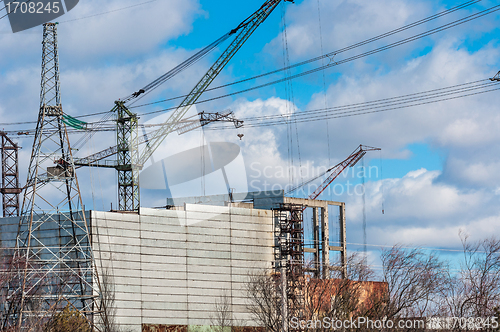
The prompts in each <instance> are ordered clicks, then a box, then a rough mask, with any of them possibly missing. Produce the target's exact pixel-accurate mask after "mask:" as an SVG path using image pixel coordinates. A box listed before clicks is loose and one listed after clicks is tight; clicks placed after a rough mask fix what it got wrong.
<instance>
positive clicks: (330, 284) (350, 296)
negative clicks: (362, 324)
mask: <svg viewBox="0 0 500 332" xmlns="http://www.w3.org/2000/svg"><path fill="white" fill-rule="evenodd" d="M337 266H338V265H337ZM335 267H336V266H331V267H330V269H329V270H330V271H331V272H330V277H331V278H330V279H314V278H313V277H312V276H311V275H308V274H306V273H305V274H304V276H303V277H302V278H299V280H298V281H296V283H295V285H296V286H297V296H296V299H295V300H296V301H297V302H298V303H295V304H294V305H292V307H293V308H292V310H290V313H291V314H290V315H289V319H290V323H293V322H292V317H293V319H300V321H318V320H319V321H322V320H323V319H324V318H334V319H336V320H345V319H351V318H352V317H357V316H360V315H366V314H367V312H368V311H369V310H372V311H373V307H372V305H367V303H371V304H373V305H378V304H379V303H381V302H382V300H381V298H382V295H381V294H382V293H384V291H385V290H384V289H382V291H380V289H378V288H376V287H372V286H373V284H369V283H367V280H368V279H369V278H370V277H371V276H372V275H373V272H372V271H371V270H370V269H369V268H367V267H366V265H365V264H364V263H363V260H362V258H361V257H360V256H359V255H357V254H353V255H350V256H349V257H348V260H347V278H345V279H343V278H342V274H341V271H340V270H339V269H336V268H335ZM305 270H307V268H306V269H305ZM367 286H368V287H367ZM299 293H300V294H299ZM280 295H281V282H280V276H279V275H278V274H266V273H264V272H262V273H259V274H254V275H251V276H250V282H249V283H248V285H247V296H248V298H249V301H250V303H249V306H248V309H249V311H250V312H251V313H252V314H253V316H254V318H255V320H256V321H257V322H258V323H259V325H261V326H264V327H265V328H266V329H267V330H268V331H276V332H277V331H281V327H282V320H281V319H282V318H281V307H282V303H281V296H280ZM290 302H292V301H291V300H289V302H288V303H287V305H289V306H290V305H291V304H292V303H290ZM291 325H292V324H291ZM308 330H309V331H322V327H321V326H315V327H313V328H308Z"/></svg>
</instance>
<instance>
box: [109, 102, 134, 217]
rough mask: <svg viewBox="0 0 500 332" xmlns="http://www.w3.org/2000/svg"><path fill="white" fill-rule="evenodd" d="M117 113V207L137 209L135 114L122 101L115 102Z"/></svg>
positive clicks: (130, 209)
mask: <svg viewBox="0 0 500 332" xmlns="http://www.w3.org/2000/svg"><path fill="white" fill-rule="evenodd" d="M115 104H116V106H115V108H114V109H113V110H114V111H115V112H116V113H117V114H118V120H117V129H116V142H117V154H118V165H117V166H116V170H117V171H118V208H119V210H120V211H139V207H140V191H139V170H140V168H139V166H138V165H137V163H136V161H137V160H138V159H139V143H138V128H139V126H138V124H139V121H138V119H137V115H136V114H134V113H132V112H130V111H129V110H128V109H127V107H126V106H125V105H124V103H123V102H119V101H117V102H115Z"/></svg>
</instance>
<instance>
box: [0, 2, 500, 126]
mask: <svg viewBox="0 0 500 332" xmlns="http://www.w3.org/2000/svg"><path fill="white" fill-rule="evenodd" d="M478 1H480V0H474V1H469V2H466V3H464V4H462V5H459V6H457V7H454V8H452V9H450V10H448V11H444V12H441V13H439V14H436V15H433V16H431V17H428V18H426V19H423V20H420V21H417V22H414V23H412V24H409V25H407V26H404V27H401V28H399V29H395V30H392V31H390V32H387V33H385V34H382V35H379V36H377V37H373V38H371V39H367V40H366V41H363V42H360V43H357V44H354V45H351V46H349V47H346V48H344V49H342V50H339V51H335V52H333V53H335V54H336V53H339V52H341V51H343V50H347V49H352V48H354V47H358V46H361V45H364V44H366V43H368V42H371V41H373V40H378V39H381V38H383V37H382V36H386V35H392V34H394V33H396V31H397V32H400V31H403V30H402V29H408V28H409V27H413V26H415V25H416V24H417V23H419V22H421V21H426V20H429V19H431V18H432V19H435V17H436V16H437V17H441V16H443V15H445V13H448V12H449V11H456V10H458V9H462V8H464V7H466V6H469V5H471V4H474V3H476V2H478ZM499 7H500V5H497V6H494V7H491V8H489V9H486V10H484V11H482V12H479V13H476V14H473V15H470V16H467V17H465V18H462V19H459V20H456V21H454V22H451V23H448V24H445V25H443V26H441V27H438V28H435V29H432V30H429V31H427V32H425V33H421V34H418V35H415V36H413V37H410V38H406V39H403V40H401V41H399V42H396V43H392V44H390V45H386V46H384V47H381V48H378V49H375V50H372V51H369V52H365V53H361V54H358V55H356V56H352V57H350V58H347V59H344V60H342V61H338V62H335V63H333V64H328V65H325V66H320V67H318V68H315V69H312V70H309V71H306V72H303V73H299V74H296V75H293V76H290V77H288V78H284V79H279V80H275V81H272V82H268V83H265V84H262V85H258V86H254V87H252V88H248V89H244V90H240V91H236V92H233V93H228V94H225V95H220V96H216V97H213V98H209V99H205V100H200V101H198V102H196V103H195V104H201V103H206V102H210V101H214V100H218V99H222V98H226V97H230V96H234V95H237V94H242V93H245V92H249V91H252V90H256V89H260V88H263V87H267V86H271V85H274V84H277V83H282V82H284V81H287V80H289V79H290V80H291V79H296V78H299V77H302V76H305V75H309V74H312V73H314V72H317V71H320V70H324V69H326V68H330V67H333V66H337V65H339V64H343V63H347V62H350V61H354V60H357V59H359V58H362V57H366V56H368V55H372V54H375V53H378V52H381V51H383V50H387V49H390V48H393V47H396V46H400V45H403V44H405V43H408V42H410V41H415V40H417V39H420V38H424V37H427V36H429V35H431V34H434V33H437V32H441V31H444V30H446V29H449V28H451V27H455V26H457V25H460V24H463V23H466V22H469V21H471V20H474V19H477V18H480V17H483V16H485V15H488V14H491V13H493V12H496V11H498V10H500V8H499ZM331 54H332V53H329V54H326V55H325V56H322V57H321V56H320V57H316V58H313V59H310V60H307V61H304V62H301V63H298V64H295V65H292V66H289V67H284V68H281V69H278V70H276V71H273V72H269V73H265V74H261V75H258V76H254V77H251V78H248V79H245V80H240V81H237V82H233V83H229V84H226V85H221V86H218V87H214V88H210V89H207V91H211V90H216V89H220V88H223V87H227V86H231V85H235V84H238V83H242V82H246V81H249V80H253V79H256V78H260V77H264V76H267V75H271V74H274V73H278V72H280V71H283V70H287V69H289V68H293V67H298V66H301V65H303V64H305V63H310V62H314V61H317V60H320V59H323V58H325V57H329V56H331ZM185 97H186V95H181V96H177V97H172V98H168V99H164V100H160V101H157V102H152V103H147V104H142V105H136V106H131V107H130V108H138V107H144V106H149V105H153V104H158V103H163V102H166V101H173V100H177V99H181V98H185ZM176 108H177V107H171V108H166V109H162V110H158V111H151V112H145V113H140V114H139V115H150V114H156V113H163V112H166V111H170V110H175V109H176ZM108 112H109V111H105V112H97V113H92V114H85V115H80V116H76V117H75V118H84V117H90V116H94V115H102V114H106V113H108ZM31 123H35V122H32V121H27V122H14V123H0V125H4V126H8V125H19V124H31Z"/></svg>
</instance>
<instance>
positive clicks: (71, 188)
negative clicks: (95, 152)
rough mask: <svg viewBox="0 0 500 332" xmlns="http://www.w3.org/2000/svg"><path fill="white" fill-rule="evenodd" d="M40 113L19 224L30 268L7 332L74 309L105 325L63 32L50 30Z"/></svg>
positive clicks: (23, 273) (20, 257)
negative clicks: (64, 73) (73, 142)
mask: <svg viewBox="0 0 500 332" xmlns="http://www.w3.org/2000/svg"><path fill="white" fill-rule="evenodd" d="M42 45H43V52H42V81H41V94H40V111H39V115H38V123H37V128H36V134H35V139H34V142H33V150H32V153H31V160H30V165H29V169H28V179H27V182H26V183H27V184H26V190H25V193H24V200H23V204H22V209H21V216H20V221H19V230H18V235H17V244H16V249H15V258H16V260H17V261H18V262H21V266H22V268H20V269H19V271H20V273H19V275H18V278H17V282H16V284H17V287H13V289H12V291H11V292H10V294H9V298H8V311H9V312H8V315H7V317H8V318H7V324H5V323H4V326H6V325H10V326H17V327H18V328H20V330H30V329H31V328H32V327H33V326H36V325H38V324H43V323H44V322H45V321H47V320H48V319H49V318H50V317H51V316H52V315H54V314H56V313H58V312H60V311H62V310H63V309H64V308H65V307H67V306H69V307H70V308H72V309H76V310H78V311H79V312H80V313H81V314H83V315H84V316H85V317H86V318H87V320H88V322H89V324H90V325H92V326H94V324H98V322H99V317H100V315H102V313H103V311H102V308H103V303H101V301H100V300H99V299H101V298H102V297H101V292H100V287H99V281H98V276H97V271H96V270H95V264H94V257H93V252H92V246H91V242H90V236H89V229H88V225H87V222H86V218H85V212H84V209H83V204H82V198H81V195H80V189H79V187H78V181H77V178H76V174H75V171H74V170H75V168H74V162H73V156H72V154H71V148H70V143H69V138H68V133H67V130H66V125H65V118H67V115H65V114H64V113H63V109H62V106H61V95H60V82H59V60H58V46H57V25H56V24H54V23H46V24H44V27H43V42H42Z"/></svg>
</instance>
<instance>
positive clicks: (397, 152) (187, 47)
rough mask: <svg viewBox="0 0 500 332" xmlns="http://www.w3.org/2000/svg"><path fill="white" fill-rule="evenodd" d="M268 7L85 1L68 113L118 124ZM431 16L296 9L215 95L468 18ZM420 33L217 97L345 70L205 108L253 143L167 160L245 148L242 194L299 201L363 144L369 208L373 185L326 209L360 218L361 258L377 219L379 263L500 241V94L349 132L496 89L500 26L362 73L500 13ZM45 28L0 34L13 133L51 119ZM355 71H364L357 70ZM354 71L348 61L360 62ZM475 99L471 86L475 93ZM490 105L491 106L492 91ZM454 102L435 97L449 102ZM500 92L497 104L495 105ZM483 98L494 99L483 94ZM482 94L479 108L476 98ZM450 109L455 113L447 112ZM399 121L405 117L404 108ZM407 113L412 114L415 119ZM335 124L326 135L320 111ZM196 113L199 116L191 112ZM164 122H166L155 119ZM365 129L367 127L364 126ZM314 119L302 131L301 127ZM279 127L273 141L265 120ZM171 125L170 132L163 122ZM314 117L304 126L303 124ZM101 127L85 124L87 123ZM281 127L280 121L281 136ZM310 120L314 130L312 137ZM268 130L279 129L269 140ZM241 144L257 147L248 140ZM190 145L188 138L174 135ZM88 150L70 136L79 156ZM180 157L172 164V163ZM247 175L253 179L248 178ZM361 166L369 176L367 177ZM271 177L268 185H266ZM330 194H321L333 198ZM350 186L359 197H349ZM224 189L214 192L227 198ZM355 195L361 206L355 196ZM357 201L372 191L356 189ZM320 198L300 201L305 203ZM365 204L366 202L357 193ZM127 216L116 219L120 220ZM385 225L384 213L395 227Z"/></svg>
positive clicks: (272, 22) (167, 148) (380, 6)
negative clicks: (410, 248) (145, 91)
mask: <svg viewBox="0 0 500 332" xmlns="http://www.w3.org/2000/svg"><path fill="white" fill-rule="evenodd" d="M262 2H263V0H250V1H238V2H237V4H236V5H235V2H234V1H229V0H218V1H209V0H156V1H155V0H153V1H144V0H121V1H118V0H108V1H97V0H86V1H80V3H79V4H78V6H77V7H75V8H74V9H73V10H72V11H71V12H69V13H68V14H66V15H64V16H62V17H60V18H58V22H59V25H58V33H59V55H60V70H61V89H62V104H63V109H64V111H65V112H66V113H67V114H69V115H71V116H75V117H81V116H82V115H87V114H92V113H99V112H106V111H108V110H110V109H111V108H112V107H113V102H114V101H115V100H117V99H119V98H122V97H125V96H127V95H129V94H130V93H132V92H134V91H137V90H138V89H140V88H141V87H143V86H145V85H146V84H148V83H149V82H151V81H152V80H154V79H156V78H157V77H158V76H160V75H161V74H163V73H165V72H167V71H168V70H170V69H171V68H172V67H174V66H175V65H176V64H178V63H180V62H182V61H183V60H185V59H186V58H187V57H189V56H190V55H192V54H194V53H195V52H196V51H197V50H199V49H201V48H203V47H204V46H206V45H208V44H209V43H211V42H212V41H214V40H216V39H217V38H219V37H220V36H222V35H223V34H225V33H227V32H228V31H229V30H231V29H232V28H234V27H236V26H237V25H238V24H239V23H240V22H241V21H242V20H244V19H245V18H246V17H248V16H249V15H250V14H251V13H253V12H254V11H255V10H257V9H258V8H259V7H260V6H261V4H262ZM465 2H466V1H465V0H462V1H436V0H434V1H430V0H411V1H409V0H374V1H361V0H298V1H296V2H295V3H294V4H292V3H288V2H287V3H284V4H282V5H280V6H278V8H277V9H276V10H275V12H274V13H273V14H272V15H271V16H270V17H269V18H268V19H267V21H266V22H265V23H264V24H262V26H261V27H259V28H258V30H257V31H256V32H255V33H254V34H253V35H252V36H251V38H250V39H249V40H248V42H247V43H246V44H245V45H244V46H243V48H242V49H241V50H240V52H239V53H238V54H237V55H236V56H235V57H234V58H233V59H232V60H231V62H230V63H229V64H228V66H227V67H226V68H225V69H224V71H223V72H222V73H221V74H220V75H219V77H218V78H217V79H216V81H215V82H214V83H213V85H212V86H213V87H218V86H221V85H224V84H228V83H232V82H236V81H239V80H242V79H245V78H250V77H253V76H255V75H259V74H264V73H268V72H270V71H272V70H275V69H279V68H282V67H283V66H285V65H287V64H295V63H298V62H302V61H306V60H309V59H312V58H316V57H318V56H321V55H323V54H326V53H330V52H335V51H338V50H341V49H343V48H345V47H348V46H351V45H355V44H357V43H359V42H362V41H365V40H368V39H370V38H372V37H376V36H379V35H381V34H384V33H387V32H389V31H393V30H395V29H398V28H401V27H404V26H407V25H409V24H411V23H414V22H418V21H420V20H422V19H425V18H429V17H431V16H433V15H435V14H437V13H442V12H444V11H446V10H449V9H450V8H453V7H455V6H458V5H461V4H463V3H465ZM468 3H471V4H470V5H469V6H465V7H464V8H463V9H460V10H457V11H454V12H452V13H449V14H447V15H443V16H441V17H438V18H436V19H434V20H430V21H428V22H425V23H423V24H420V25H418V26H415V27H413V28H409V29H403V31H401V32H398V33H395V34H393V35H390V36H388V37H385V38H381V39H379V40H376V41H373V42H371V43H368V44H366V45H361V46H358V47H353V48H352V49H350V50H347V51H345V52H338V53H337V54H336V55H335V56H334V57H333V56H332V57H330V58H326V59H323V60H318V61H315V62H312V63H309V64H307V65H304V66H301V67H298V68H294V69H292V70H290V71H287V72H279V73H276V74H274V75H269V76H265V77H262V78H259V79H256V80H250V81H247V82H243V83H240V84H235V85H231V86H227V87H223V88H220V89H216V90H214V91H211V92H209V93H207V94H205V95H203V96H202V97H201V99H207V98H211V97H218V96H221V95H225V94H232V93H235V92H240V91H242V90H247V89H250V88H252V87H255V86H257V85H262V84H265V83H268V82H271V81H274V80H279V79H281V78H283V77H285V76H286V75H296V74H300V73H303V72H305V71H307V70H310V69H314V68H317V67H319V66H321V65H326V64H334V63H335V62H337V61H338V62H340V64H338V65H334V66H331V68H328V69H325V70H320V71H317V72H315V73H313V74H310V75H306V76H301V77H298V78H296V79H294V80H293V81H292V82H291V83H289V84H286V83H279V84H271V85H268V86H266V87H263V88H260V89H255V90H250V91H247V92H243V93H235V94H233V95H231V96H228V97H225V98H220V99H217V100H215V101H212V102H207V103H202V104H199V105H197V108H196V110H197V111H208V112H217V111H222V110H226V109H231V110H232V111H233V112H234V113H235V115H236V116H237V117H238V118H240V119H242V120H246V124H247V126H245V127H244V128H242V129H238V130H237V129H231V128H229V127H227V125H219V124H214V125H210V126H207V127H205V130H204V131H201V130H198V131H195V132H193V133H190V134H189V135H188V136H186V138H184V139H183V140H180V141H177V143H175V142H176V141H175V140H176V139H177V140H178V138H168V139H167V140H166V141H165V143H164V145H162V150H163V152H162V153H163V155H158V156H155V158H156V160H158V158H161V157H162V156H165V155H172V153H173V152H176V153H177V152H181V151H183V150H187V149H188V147H189V146H191V147H195V146H197V145H198V146H199V145H200V144H204V143H205V142H207V141H212V142H215V141H219V142H220V141H224V142H229V143H233V144H238V145H239V146H240V147H241V151H242V156H241V157H242V158H243V159H242V160H243V163H241V162H242V160H240V161H239V162H240V164H238V165H240V166H239V167H240V169H239V170H236V171H233V172H232V174H229V177H231V178H232V181H233V184H231V187H233V188H235V189H236V191H240V190H239V189H241V190H243V189H247V188H248V190H251V191H253V190H264V189H270V188H273V186H274V189H277V188H285V187H286V186H287V185H289V184H291V183H293V184H297V183H300V182H302V181H305V180H307V179H309V178H310V177H314V176H315V175H317V174H318V172H320V171H321V169H324V168H326V167H329V166H333V165H335V164H336V163H338V162H340V161H341V160H343V159H345V158H346V157H347V156H348V155H349V154H350V153H351V152H352V151H353V150H354V149H355V148H356V147H357V146H358V145H359V144H364V145H370V146H375V147H380V148H381V149H382V151H381V152H378V151H377V152H369V153H368V154H367V156H366V157H365V160H364V163H365V165H366V166H367V167H370V170H371V172H367V173H366V174H365V179H364V181H365V182H366V197H365V204H364V205H363V196H362V195H360V194H357V193H356V192H355V191H354V189H355V188H356V187H355V185H360V184H361V183H362V181H363V179H362V178H363V176H362V175H360V174H361V173H359V172H358V171H359V169H356V170H354V172H353V171H352V170H351V172H350V173H349V174H347V176H341V177H340V178H339V179H338V180H337V181H336V182H335V184H337V186H335V187H331V189H332V190H329V191H328V192H327V193H325V194H324V195H323V196H321V198H322V199H329V200H339V201H345V202H346V203H347V211H348V242H349V243H352V244H351V245H350V246H349V247H350V248H351V249H352V250H359V249H360V246H358V245H356V243H362V241H363V236H362V223H363V207H364V208H365V214H366V223H367V234H368V236H367V242H368V244H369V245H374V247H371V246H370V247H369V249H377V248H378V247H380V246H381V245H393V244H395V243H404V244H407V245H417V246H422V247H425V248H441V249H457V248H459V247H460V240H459V237H458V233H459V230H463V231H465V232H467V233H469V234H470V235H471V237H472V238H474V239H479V238H484V237H486V236H490V235H500V234H498V229H500V208H499V207H500V204H499V200H500V172H498V171H497V170H498V169H499V168H500V157H499V155H500V147H499V146H498V145H497V144H496V142H497V141H498V140H499V138H500V131H499V130H497V129H495V128H498V127H499V126H500V115H499V114H498V112H497V110H498V106H497V105H498V104H499V101H500V97H499V96H500V91H495V89H496V87H494V86H493V85H492V86H490V87H486V88H482V89H478V90H471V91H469V92H461V93H458V94H454V95H449V97H463V96H464V95H466V94H470V96H467V97H463V98H455V99H450V100H446V101H441V102H436V103H425V102H426V101H432V99H425V100H422V101H420V102H418V103H422V104H423V105H420V106H412V107H404V108H401V107H389V106H385V107H381V108H378V110H381V111H382V112H376V113H368V114H353V113H351V115H353V116H349V117H337V116H336V113H335V112H338V109H335V107H339V106H345V105H353V104H359V103H365V102H372V101H378V100H385V99H387V98H394V97H400V96H406V95H413V94H416V93H420V92H425V91H436V89H443V88H448V87H450V86H456V85H462V84H466V83H470V82H476V81H477V82H478V83H476V84H482V85H484V84H487V83H488V82H489V81H483V80H487V79H488V78H490V77H493V76H494V75H495V74H496V73H497V72H498V71H499V70H500V62H499V61H498V58H499V50H500V48H499V36H500V31H499V29H498V26H499V24H498V23H499V21H500V15H499V13H500V12H492V13H490V14H488V15H485V16H483V17H480V18H477V19H474V20H471V21H469V22H466V23H464V24H460V25H457V26H455V27H452V28H450V29H446V30H444V31H441V32H438V33H435V34H432V35H429V36H426V37H423V38H418V39H416V40H414V41H411V42H408V43H405V44H402V45H400V46H397V47H393V48H390V49H387V50H384V51H381V52H378V53H375V54H373V55H369V56H363V57H359V58H357V56H358V55H361V54H363V53H365V52H370V51H372V50H376V49H378V48H380V47H384V46H387V45H391V44H393V43H397V42H399V41H403V40H406V39H407V38H410V37H412V36H417V35H419V34H422V33H426V32H428V31H433V29H436V28H439V27H442V26H446V25H447V24H449V23H451V22H455V21H457V20H460V19H462V18H465V17H468V16H470V15H473V14H475V13H479V12H481V11H484V10H487V9H490V8H494V9H498V8H496V7H494V6H498V5H497V4H496V3H495V2H494V1H488V0H483V1H478V2H476V3H472V2H471V1H468ZM41 38H42V28H41V27H40V26H39V27H35V28H32V29H29V30H26V31H24V32H19V33H15V34H13V33H12V32H11V30H10V26H9V21H8V19H7V18H4V19H1V20H0V45H1V46H0V47H1V48H0V49H1V52H0V73H1V80H0V91H2V92H1V94H0V115H1V120H0V122H1V128H4V130H8V131H17V130H25V129H33V128H34V126H35V125H34V124H33V123H23V124H17V125H13V124H12V123H16V122H26V121H28V122H29V121H36V118H37V113H38V108H39V91H40V63H41V58H40V54H41ZM227 45H228V42H226V43H225V44H222V45H221V46H220V47H219V49H217V50H216V51H215V52H213V53H212V54H210V55H209V56H208V57H206V58H204V59H203V60H202V61H200V62H198V63H197V64H196V65H194V66H193V67H191V68H190V69H189V70H186V71H184V72H182V73H181V74H180V75H178V76H176V77H175V78H173V79H172V80H170V81H168V82H167V83H166V84H164V85H163V86H161V88H159V89H157V90H155V91H154V92H153V93H151V94H149V95H148V96H147V98H144V99H141V100H140V101H139V102H138V103H136V104H135V106H140V105H142V104H146V103H149V102H154V101H158V100H163V99H168V98H173V97H177V96H179V95H183V94H186V93H188V92H189V91H190V89H191V88H192V87H193V86H194V85H195V84H196V82H197V81H198V80H199V79H200V78H201V76H202V75H203V74H204V72H205V71H206V70H207V69H208V67H209V66H210V64H211V63H212V62H213V61H215V59H216V58H217V56H219V54H220V52H221V51H222V50H223V49H224V47H226V46H227ZM351 58H354V59H353V60H352V61H350V60H349V59H351ZM346 59H347V60H349V61H346ZM466 86H469V85H466ZM489 90H492V91H489ZM440 91H441V92H443V91H446V90H437V91H436V92H440ZM486 91H489V92H486ZM475 92H482V93H479V94H474V93H475ZM473 94H474V95H473ZM445 98H446V96H443V97H441V99H445ZM179 102H180V100H179V99H177V100H174V101H170V102H163V103H157V104H153V105H148V106H142V107H136V108H133V111H134V112H137V113H138V114H139V115H140V117H141V120H140V121H141V123H150V124H154V123H159V121H161V119H162V117H165V116H168V115H165V113H164V112H163V113H162V112H159V111H161V110H162V109H166V108H169V107H174V106H176V104H178V103H179ZM401 105H403V106H404V105H405V104H404V103H401ZM406 105H408V104H406ZM321 109H328V111H324V112H321V113H319V114H318V115H317V116H316V117H315V118H314V119H315V120H316V121H309V120H313V116H312V115H307V114H312V113H304V112H308V111H312V110H321ZM191 111H194V110H191ZM155 112H157V113H155ZM360 113H367V112H360ZM301 114H302V115H301ZM269 115H271V116H275V118H274V119H275V121H274V122H272V123H270V122H268V123H267V125H265V124H266V122H265V121H259V120H258V119H255V117H262V116H269ZM157 116H159V117H160V118H157ZM302 116H303V117H302ZM100 118H101V116H90V117H82V118H81V119H82V120H84V121H88V122H94V121H98V120H99V119H100ZM276 119H277V120H276ZM300 119H306V120H307V121H300ZM264 125H265V126H264ZM237 134H244V136H243V139H242V140H240V139H239V138H238V137H237ZM175 135H177V134H175ZM80 136H81V135H72V136H71V140H72V141H73V142H76V141H78V139H79V137H80ZM17 139H18V140H19V142H20V143H21V145H22V147H23V150H22V151H21V165H20V167H21V172H22V174H21V181H22V182H23V183H24V182H25V178H26V169H27V165H28V162H29V155H30V152H31V144H32V139H31V138H30V137H19V138H17ZM114 144H115V142H114V135H113V133H98V134H96V135H95V136H94V137H93V138H92V139H91V140H89V141H88V142H87V143H86V144H85V145H82V146H81V147H80V146H78V148H80V150H79V151H78V152H77V156H82V157H83V156H85V155H86V154H88V153H91V152H96V151H99V150H102V149H104V148H107V147H109V146H112V145H114ZM172 151H173V152H172ZM242 165H244V166H242ZM361 165H362V163H361V162H360V164H358V166H361ZM264 170H265V171H266V172H264ZM78 176H79V179H80V184H81V190H82V195H83V200H84V203H85V204H86V206H87V207H89V206H90V207H92V208H94V209H106V210H108V209H109V208H110V203H113V205H115V204H116V201H117V199H116V196H117V194H116V191H117V190H116V174H115V173H114V171H113V170H103V169H88V168H87V169H81V170H80V171H79V174H78ZM216 180H217V179H216V178H215V177H214V178H206V179H204V180H203V179H202V180H200V179H198V180H195V181H194V182H192V183H191V184H190V186H185V187H184V188H186V187H189V188H191V187H192V188H191V189H190V190H191V191H189V190H187V191H186V192H184V191H183V190H180V192H179V195H180V194H183V195H189V194H192V195H199V194H203V193H205V194H212V193H214V194H215V193H218V194H222V193H224V190H225V186H224V185H223V186H215V185H212V182H214V181H215V182H216ZM320 181H321V179H320V180H318V181H316V182H314V183H315V184H318V183H320ZM350 186H352V187H350ZM214 188H215V189H214ZM349 188H351V189H352V192H350V191H349ZM333 189H335V190H333ZM358 189H359V187H358ZM309 193H310V192H307V189H306V192H302V193H297V195H302V196H304V195H306V196H307V194H309ZM358 193H359V192H358ZM141 194H142V205H143V206H148V207H151V206H160V205H164V204H165V203H164V202H165V196H166V195H167V193H166V191H165V190H158V189H156V190H153V189H148V188H144V189H143V190H142V192H141ZM115 206H116V205H115ZM382 210H383V211H384V213H382Z"/></svg>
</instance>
